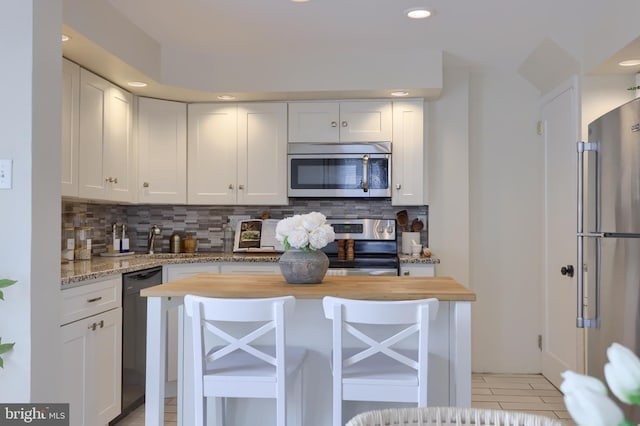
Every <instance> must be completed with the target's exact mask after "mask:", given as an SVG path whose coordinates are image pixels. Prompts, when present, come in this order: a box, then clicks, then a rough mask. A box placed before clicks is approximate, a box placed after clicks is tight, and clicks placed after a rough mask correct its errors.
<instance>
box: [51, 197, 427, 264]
mask: <svg viewBox="0 0 640 426" xmlns="http://www.w3.org/2000/svg"><path fill="white" fill-rule="evenodd" d="M400 210H407V212H408V213H409V221H411V220H413V218H415V217H418V216H423V217H425V218H426V219H427V220H426V222H425V227H424V229H423V230H422V232H421V235H420V236H421V241H422V243H423V244H424V245H425V246H428V228H429V226H428V222H429V221H428V213H429V207H428V206H418V207H415V206H412V207H399V206H392V205H391V201H390V200H388V199H374V200H362V199H324V198H323V199H315V198H314V199H304V198H297V199H291V201H290V204H289V205H288V206H192V205H176V206H171V205H113V204H94V203H86V202H77V201H71V200H66V199H65V200H63V201H62V212H63V214H62V225H63V226H65V223H67V224H69V223H72V221H73V219H74V216H75V219H76V221H77V220H78V219H80V220H81V221H82V222H83V226H88V227H91V228H92V229H91V239H92V246H93V254H94V255H95V254H99V253H102V252H105V251H106V250H107V245H109V244H111V224H112V223H118V224H123V223H126V224H127V228H128V237H129V239H130V249H131V250H132V251H135V252H146V251H147V234H148V232H149V228H150V227H151V225H158V226H159V227H160V229H161V235H160V238H159V239H158V240H157V243H156V245H155V249H156V252H168V251H169V237H170V236H171V234H172V233H173V232H174V231H178V232H180V233H181V234H182V237H183V238H184V237H185V236H186V234H187V233H191V234H192V236H193V237H194V238H196V239H197V240H198V251H201V252H210V251H222V227H223V225H224V224H225V223H226V221H227V217H228V216H230V215H248V216H251V217H261V215H262V212H264V211H267V212H269V215H270V217H271V218H274V219H282V218H283V217H288V216H292V215H294V214H303V213H309V212H311V211H319V212H321V213H323V214H324V215H325V216H327V217H332V218H362V217H371V218H380V219H395V217H396V213H397V212H398V211H400ZM74 213H77V215H74ZM401 239H402V232H400V230H398V247H401Z"/></svg>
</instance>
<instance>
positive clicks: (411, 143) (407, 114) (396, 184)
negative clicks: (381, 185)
mask: <svg viewBox="0 0 640 426" xmlns="http://www.w3.org/2000/svg"><path fill="white" fill-rule="evenodd" d="M423 109H424V103H423V101H422V100H409V101H402V102H394V103H393V148H392V149H393V157H392V161H393V164H392V167H391V172H392V179H391V182H392V195H391V204H392V205H394V206H422V205H426V204H427V196H426V188H427V182H426V176H427V174H426V173H425V169H426V157H425V155H424V154H425V152H426V150H425V147H424V124H423V121H424V112H423Z"/></svg>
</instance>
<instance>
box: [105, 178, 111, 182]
mask: <svg viewBox="0 0 640 426" xmlns="http://www.w3.org/2000/svg"><path fill="white" fill-rule="evenodd" d="M104 181H105V182H113V178H112V177H106V178H104Z"/></svg>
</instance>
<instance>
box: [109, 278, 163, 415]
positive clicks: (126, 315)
mask: <svg viewBox="0 0 640 426" xmlns="http://www.w3.org/2000/svg"><path fill="white" fill-rule="evenodd" d="M158 284H162V267H161V266H158V267H155V268H149V269H144V270H142V271H136V272H130V273H127V274H122V413H121V414H120V415H119V416H118V417H116V418H115V419H114V420H113V421H111V422H110V423H109V424H115V423H117V422H118V421H119V420H120V419H122V418H124V417H125V416H127V414H129V413H130V412H131V411H133V410H134V409H135V408H137V407H138V406H140V405H141V404H142V403H144V387H145V374H146V360H147V351H146V343H147V299H146V298H144V297H140V290H142V289H143V288H147V287H151V286H154V285H158Z"/></svg>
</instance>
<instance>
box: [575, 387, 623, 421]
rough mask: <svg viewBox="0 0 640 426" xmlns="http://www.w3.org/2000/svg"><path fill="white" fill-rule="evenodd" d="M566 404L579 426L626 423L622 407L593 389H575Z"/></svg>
mask: <svg viewBox="0 0 640 426" xmlns="http://www.w3.org/2000/svg"><path fill="white" fill-rule="evenodd" d="M564 403H565V405H566V406H567V410H568V411H569V414H571V417H572V418H573V420H575V422H576V423H577V424H578V426H618V425H620V424H621V423H622V422H623V421H624V414H623V413H622V410H621V409H620V407H618V406H617V405H616V404H615V402H613V401H612V400H611V399H610V398H609V397H608V396H606V395H603V394H602V393H600V392H597V391H595V390H593V389H591V388H586V387H585V388H573V390H572V392H571V393H568V394H565V396H564Z"/></svg>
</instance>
